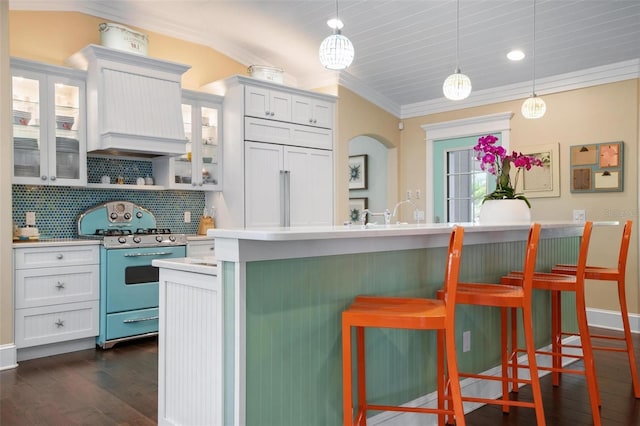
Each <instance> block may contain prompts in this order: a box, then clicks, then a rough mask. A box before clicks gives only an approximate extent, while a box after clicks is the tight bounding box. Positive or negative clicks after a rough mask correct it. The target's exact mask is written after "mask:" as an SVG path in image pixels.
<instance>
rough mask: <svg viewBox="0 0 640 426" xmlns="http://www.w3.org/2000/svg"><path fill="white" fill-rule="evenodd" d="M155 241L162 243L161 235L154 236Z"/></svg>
mask: <svg viewBox="0 0 640 426" xmlns="http://www.w3.org/2000/svg"><path fill="white" fill-rule="evenodd" d="M156 241H157V242H159V243H161V242H162V235H156Z"/></svg>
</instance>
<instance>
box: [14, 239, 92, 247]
mask: <svg viewBox="0 0 640 426" xmlns="http://www.w3.org/2000/svg"><path fill="white" fill-rule="evenodd" d="M100 244H102V240H92V239H80V238H45V239H41V240H29V241H14V242H13V248H32V247H64V246H86V245H100Z"/></svg>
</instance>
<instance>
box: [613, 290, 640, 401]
mask: <svg viewBox="0 0 640 426" xmlns="http://www.w3.org/2000/svg"><path fill="white" fill-rule="evenodd" d="M618 300H619V301H620V314H621V315H622V328H623V329H624V340H625V342H626V344H627V355H628V357H629V367H630V368H631V380H632V381H633V395H634V396H635V397H636V398H640V382H639V381H638V368H637V367H636V356H635V353H634V352H633V341H632V340H631V326H630V325H629V310H628V309H627V295H626V294H625V285H624V279H622V280H618Z"/></svg>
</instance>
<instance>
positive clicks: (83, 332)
mask: <svg viewBox="0 0 640 426" xmlns="http://www.w3.org/2000/svg"><path fill="white" fill-rule="evenodd" d="M98 312H99V307H98V301H97V300H95V301H91V302H79V303H66V304H63V305H52V306H41V307H37V308H27V309H16V326H15V332H16V346H17V347H18V348H24V347H29V346H36V345H45V344H48V343H57V342H63V341H66V340H74V339H80V338H84V337H91V336H97V335H98V322H99V319H98Z"/></svg>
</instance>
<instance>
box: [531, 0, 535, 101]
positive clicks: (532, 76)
mask: <svg viewBox="0 0 640 426" xmlns="http://www.w3.org/2000/svg"><path fill="white" fill-rule="evenodd" d="M531 59H532V60H533V71H532V75H531V81H532V82H533V96H535V95H536V0H533V54H532V55H531Z"/></svg>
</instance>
